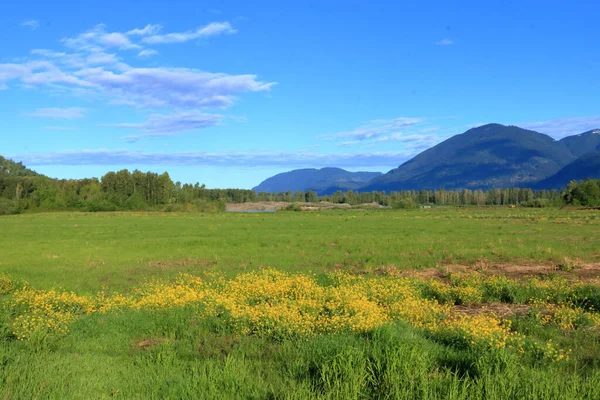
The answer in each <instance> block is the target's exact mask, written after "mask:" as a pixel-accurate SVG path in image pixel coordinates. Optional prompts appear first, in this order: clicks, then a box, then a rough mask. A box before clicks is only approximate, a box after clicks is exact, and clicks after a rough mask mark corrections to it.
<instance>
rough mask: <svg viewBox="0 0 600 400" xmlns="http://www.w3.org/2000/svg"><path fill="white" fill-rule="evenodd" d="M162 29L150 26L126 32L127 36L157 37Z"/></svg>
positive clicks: (158, 26)
mask: <svg viewBox="0 0 600 400" xmlns="http://www.w3.org/2000/svg"><path fill="white" fill-rule="evenodd" d="M161 29H162V26H160V25H152V24H148V25H146V26H145V27H143V28H141V29H140V28H135V29H132V30H130V31H127V32H125V34H126V35H134V36H147V35H155V34H157V33H158V32H160V30H161Z"/></svg>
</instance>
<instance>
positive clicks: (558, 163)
mask: <svg viewBox="0 0 600 400" xmlns="http://www.w3.org/2000/svg"><path fill="white" fill-rule="evenodd" d="M575 158H576V157H575V156H574V155H573V153H572V152H571V150H570V149H569V148H568V147H567V145H566V144H565V143H563V142H560V141H556V140H554V139H552V138H551V137H550V136H548V135H544V134H542V133H539V132H535V131H530V130H526V129H522V128H519V127H516V126H504V125H500V124H488V125H483V126H480V127H477V128H473V129H469V130H468V131H466V132H464V133H462V134H459V135H456V136H453V137H451V138H449V139H447V140H445V141H444V142H442V143H440V144H438V145H436V146H434V147H432V148H430V149H428V150H425V151H424V152H422V153H420V154H419V155H417V156H416V157H414V158H413V159H411V160H409V161H407V162H405V163H404V164H402V165H400V166H399V167H398V168H396V169H393V170H391V171H390V172H388V173H387V174H385V175H382V176H379V177H377V178H375V179H373V181H371V182H369V184H367V185H365V186H364V187H362V188H361V190H362V191H373V190H385V191H391V190H419V189H439V188H445V189H463V188H467V189H490V188H506V187H519V186H521V187H523V186H531V185H532V184H534V183H536V182H538V181H540V180H542V179H545V178H547V177H549V176H551V175H553V174H555V173H557V172H558V171H559V170H560V169H561V168H562V167H563V166H565V165H566V164H568V163H570V162H571V161H574V160H575Z"/></svg>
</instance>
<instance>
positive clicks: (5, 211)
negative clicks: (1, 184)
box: [0, 198, 21, 215]
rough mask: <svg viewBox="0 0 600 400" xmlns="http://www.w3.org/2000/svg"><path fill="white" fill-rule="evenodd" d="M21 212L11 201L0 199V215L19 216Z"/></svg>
mask: <svg viewBox="0 0 600 400" xmlns="http://www.w3.org/2000/svg"><path fill="white" fill-rule="evenodd" d="M20 212H21V210H20V209H19V207H17V206H16V205H15V204H14V202H13V201H12V200H8V199H3V198H0V215H10V214H19V213H20Z"/></svg>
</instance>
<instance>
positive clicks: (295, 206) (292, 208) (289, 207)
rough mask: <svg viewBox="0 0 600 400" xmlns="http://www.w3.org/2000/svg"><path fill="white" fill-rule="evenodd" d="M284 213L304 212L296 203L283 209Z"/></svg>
mask: <svg viewBox="0 0 600 400" xmlns="http://www.w3.org/2000/svg"><path fill="white" fill-rule="evenodd" d="M282 210H283V211H302V207H301V206H300V205H298V204H296V203H292V204H288V206H287V207H285V208H283V209H282Z"/></svg>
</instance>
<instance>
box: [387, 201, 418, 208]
mask: <svg viewBox="0 0 600 400" xmlns="http://www.w3.org/2000/svg"><path fill="white" fill-rule="evenodd" d="M392 208H393V209H396V210H409V209H413V208H417V203H415V201H414V200H413V199H400V200H398V201H396V202H394V203H392Z"/></svg>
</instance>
